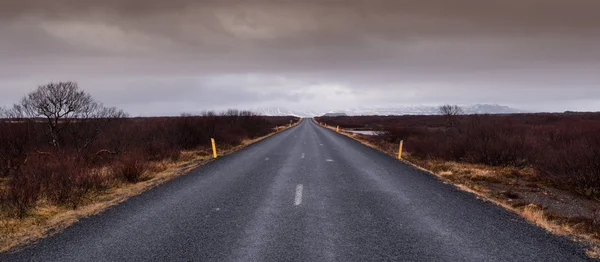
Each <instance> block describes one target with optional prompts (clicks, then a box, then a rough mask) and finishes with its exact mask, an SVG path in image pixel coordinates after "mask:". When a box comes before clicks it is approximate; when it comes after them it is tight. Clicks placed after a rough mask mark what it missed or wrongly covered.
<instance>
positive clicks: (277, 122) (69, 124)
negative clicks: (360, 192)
mask: <svg viewBox="0 0 600 262" xmlns="http://www.w3.org/2000/svg"><path fill="white" fill-rule="evenodd" d="M45 101H50V102H45ZM48 103H50V104H52V105H56V106H51V107H48V106H47V104H48ZM298 120H299V119H298V118H296V117H263V116H258V115H255V114H253V113H251V112H248V111H237V110H229V111H227V112H225V113H221V114H216V113H213V112H207V113H204V114H202V115H199V116H191V115H187V116H181V117H155V118H127V117H126V115H125V114H124V113H122V112H121V111H119V110H117V109H114V108H107V107H104V106H103V105H102V104H101V103H98V102H96V101H94V100H93V99H92V98H91V96H89V95H88V94H86V93H85V92H83V91H81V90H80V89H79V88H78V86H77V84H76V83H72V82H65V83H56V84H49V85H46V86H41V87H40V88H38V90H37V91H35V92H33V93H31V94H29V95H28V96H26V97H25V98H24V99H23V101H21V103H19V104H16V105H15V106H14V107H13V108H12V109H10V110H3V111H2V112H0V208H1V210H4V211H6V212H8V213H10V214H12V215H14V216H17V217H24V216H26V215H27V212H28V210H30V209H31V208H33V207H35V205H36V203H37V202H38V201H39V200H41V199H43V200H46V202H48V203H52V204H55V205H60V206H66V207H70V208H77V207H78V206H80V205H81V204H82V203H83V202H85V200H86V198H87V197H88V196H89V195H90V193H92V192H98V191H102V190H104V189H106V188H108V187H110V185H113V184H115V183H119V182H125V183H136V182H139V181H140V180H141V179H142V175H143V174H144V173H145V172H146V170H147V166H148V163H149V162H153V161H164V160H170V161H175V160H178V159H179V157H180V154H181V152H182V151H193V150H199V151H206V152H208V151H209V149H210V139H211V138H214V139H215V140H216V141H217V143H218V144H219V145H220V146H232V147H233V146H237V145H239V144H241V142H242V141H244V140H248V139H254V138H257V137H261V136H264V135H267V134H269V133H271V132H273V131H274V129H275V127H276V126H281V125H287V124H289V123H290V121H298ZM103 172H104V173H103ZM107 172H108V173H109V174H106V173H107Z"/></svg>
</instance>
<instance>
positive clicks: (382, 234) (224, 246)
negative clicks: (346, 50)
mask: <svg viewBox="0 0 600 262" xmlns="http://www.w3.org/2000/svg"><path fill="white" fill-rule="evenodd" d="M581 260H586V257H585V254H584V250H583V247H581V246H579V245H578V244H576V243H574V242H571V241H570V240H568V239H566V238H563V237H557V236H553V235H550V234H548V233H546V232H545V231H544V230H542V229H540V228H538V227H536V226H534V225H531V224H529V223H527V222H526V221H525V220H523V219H521V218H519V217H518V216H516V215H514V214H512V213H509V212H507V211H505V210H503V209H502V208H499V207H497V206H495V205H493V204H489V203H485V202H483V201H481V200H478V199H476V198H475V197H474V196H473V195H471V194H468V193H465V192H461V191H459V190H457V189H455V188H453V187H452V186H450V185H446V184H444V183H442V182H440V181H438V180H437V179H436V178H434V177H433V176H432V175H429V174H426V173H424V172H422V171H419V170H417V169H414V168H412V167H410V166H407V165H405V164H403V163H401V162H399V161H397V160H395V159H393V158H392V157H389V156H387V155H385V154H383V153H381V152H379V151H376V150H374V149H371V148H368V147H366V146H363V145H362V144H360V143H358V142H356V141H354V140H352V139H349V138H347V137H345V136H342V135H339V134H337V133H335V132H333V131H331V130H328V129H324V128H322V127H319V126H317V125H316V124H314V123H313V122H312V121H310V120H304V121H303V122H302V123H301V124H300V125H298V126H297V127H294V128H292V129H289V130H286V131H284V132H281V133H279V134H277V135H275V136H272V137H270V138H268V139H266V140H263V141H262V142H259V143H256V144H254V145H252V146H250V147H248V148H246V149H244V150H242V151H240V152H238V153H235V154H232V155H229V156H226V157H222V158H219V159H218V160H217V161H214V162H212V163H210V164H208V165H206V166H204V167H201V168H199V169H197V170H195V171H193V172H191V173H190V174H189V175H186V176H182V177H179V178H177V179H175V180H173V181H171V182H169V183H167V184H164V185H162V186H160V187H158V188H155V189H153V190H150V191H148V192H146V193H144V194H142V195H139V196H137V197H134V198H132V199H130V200H128V201H126V202H125V203H123V204H121V205H118V206H116V207H113V208H111V209H109V210H108V211H106V212H104V213H102V214H100V215H97V216H94V217H91V218H88V219H84V220H83V221H81V222H80V223H78V224H76V225H74V226H72V227H70V228H68V229H66V230H65V231H63V232H62V233H60V234H57V235H55V236H54V237H51V238H48V239H45V240H42V241H40V242H39V243H38V244H35V245H33V246H31V247H29V248H27V249H25V250H23V251H21V252H19V253H14V254H4V255H0V261H344V262H345V261H581Z"/></svg>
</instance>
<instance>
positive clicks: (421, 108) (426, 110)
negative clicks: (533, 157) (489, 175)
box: [252, 104, 527, 117]
mask: <svg viewBox="0 0 600 262" xmlns="http://www.w3.org/2000/svg"><path fill="white" fill-rule="evenodd" d="M461 108H462V109H463V111H464V113H465V114H517V113H527V112H526V111H523V110H519V109H515V108H511V107H508V106H502V105H495V104H476V105H463V106H461ZM252 111H253V112H256V113H257V114H261V115H266V116H287V115H292V116H298V117H313V116H322V115H324V114H327V113H339V114H346V115H349V116H360V115H436V114H439V110H438V106H427V105H402V106H396V107H357V108H349V109H342V110H332V111H314V110H313V111H298V110H289V109H284V108H260V109H255V110H252Z"/></svg>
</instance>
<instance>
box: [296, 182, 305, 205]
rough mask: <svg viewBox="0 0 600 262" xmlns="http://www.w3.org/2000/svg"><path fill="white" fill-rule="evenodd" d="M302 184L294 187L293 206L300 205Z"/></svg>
mask: <svg viewBox="0 0 600 262" xmlns="http://www.w3.org/2000/svg"><path fill="white" fill-rule="evenodd" d="M302 189H303V186H302V184H299V185H297V186H296V198H295V199H294V205H295V206H299V205H300V204H302Z"/></svg>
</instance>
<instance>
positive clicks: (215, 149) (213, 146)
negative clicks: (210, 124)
mask: <svg viewBox="0 0 600 262" xmlns="http://www.w3.org/2000/svg"><path fill="white" fill-rule="evenodd" d="M210 142H211V143H212V149H213V157H214V158H217V146H216V145H215V139H214V138H211V139H210Z"/></svg>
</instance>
